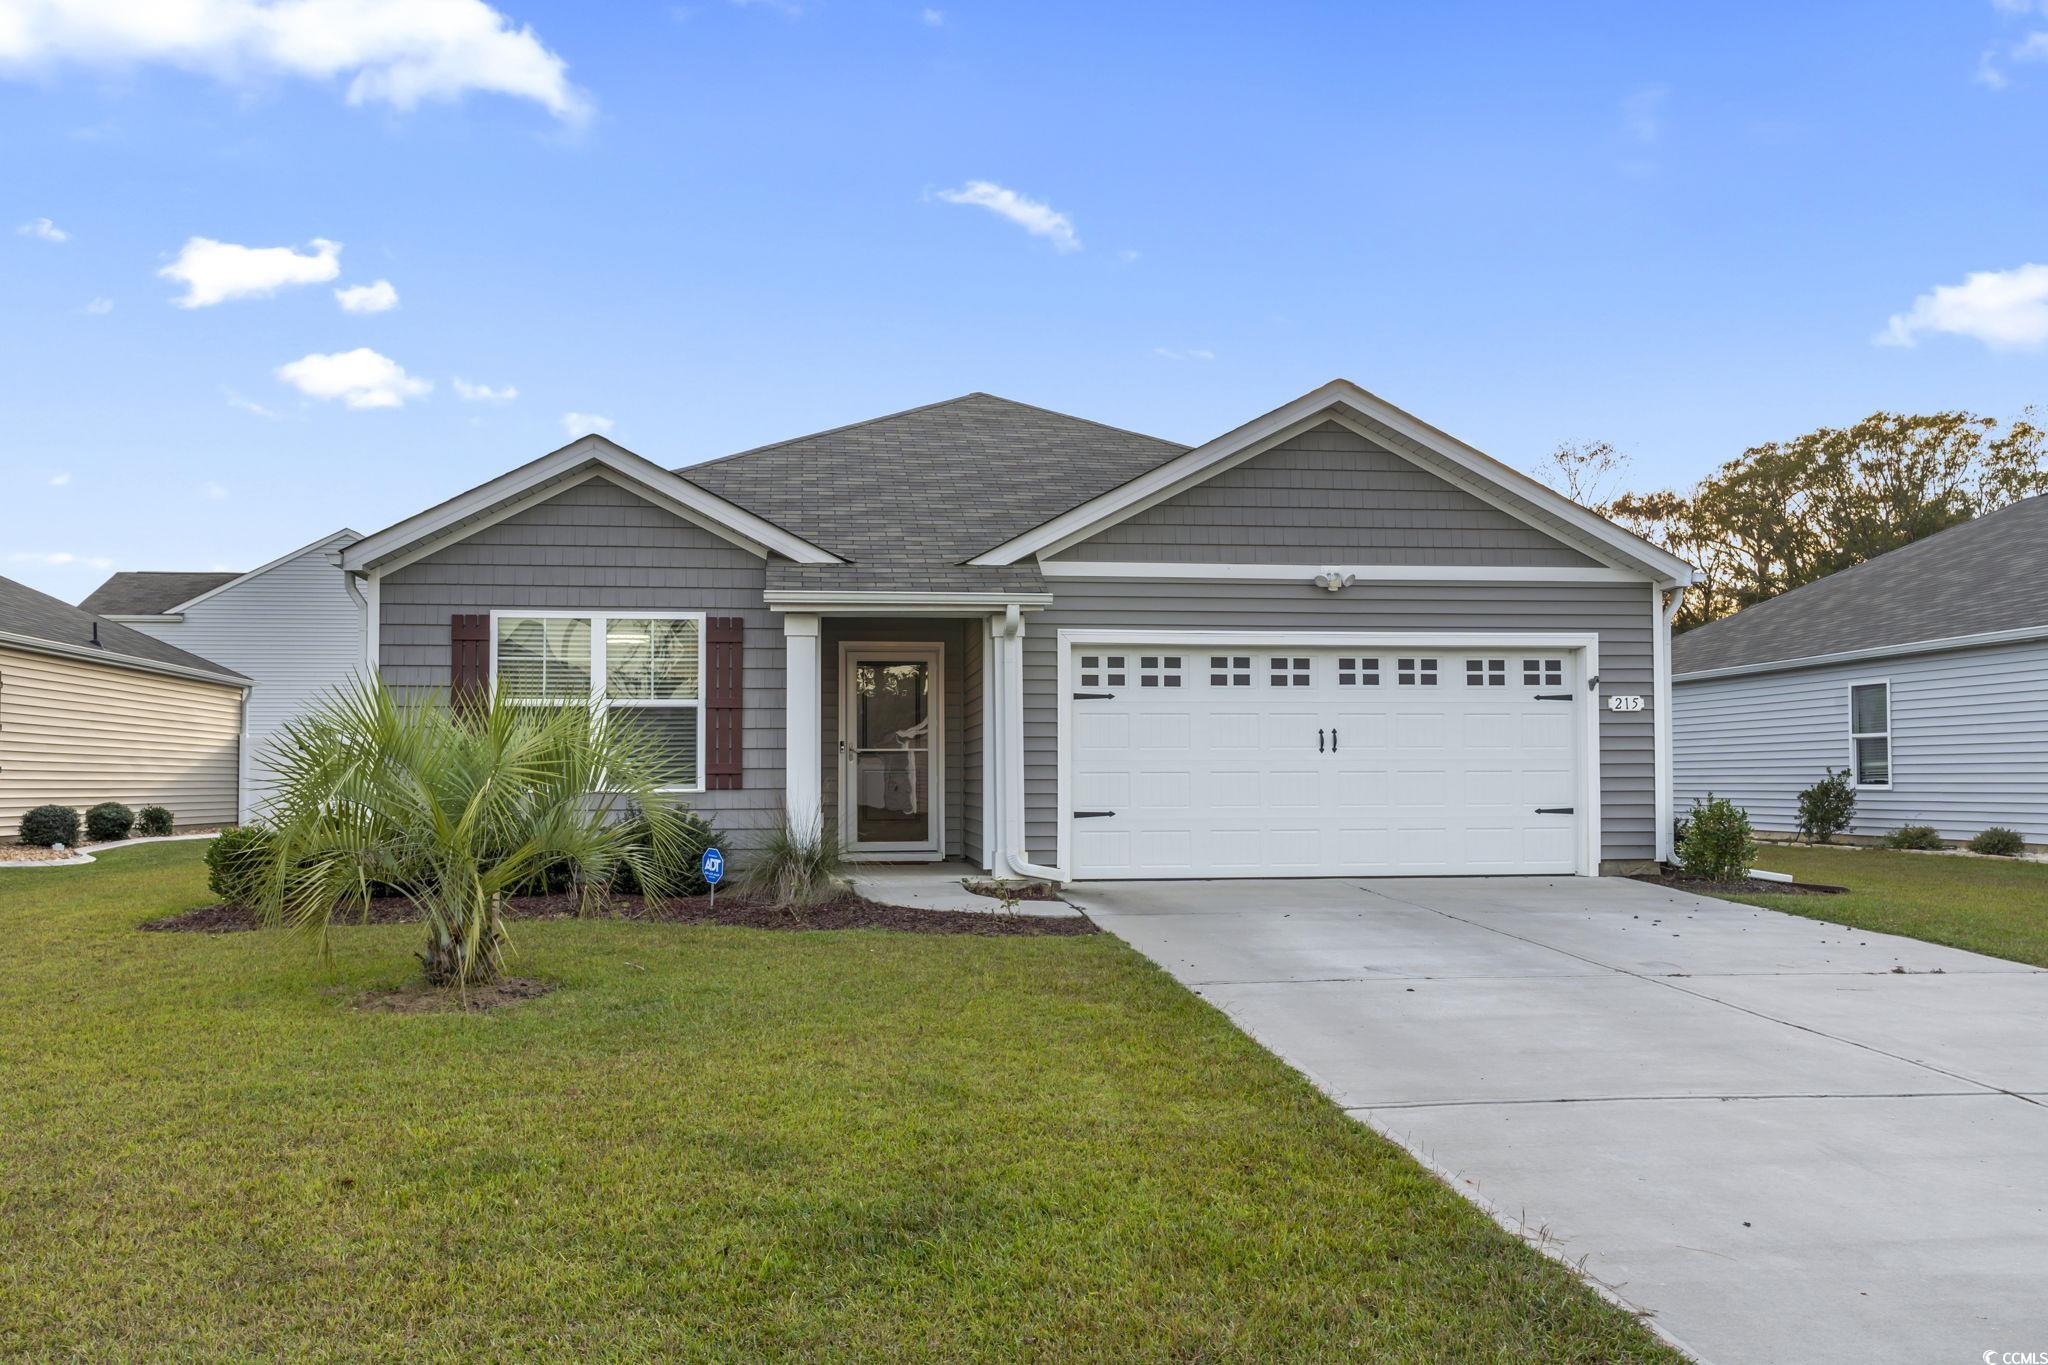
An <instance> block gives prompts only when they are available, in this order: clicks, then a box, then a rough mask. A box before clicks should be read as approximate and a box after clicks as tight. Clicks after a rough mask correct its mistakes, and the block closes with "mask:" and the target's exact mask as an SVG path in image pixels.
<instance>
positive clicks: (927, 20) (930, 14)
mask: <svg viewBox="0 0 2048 1365" xmlns="http://www.w3.org/2000/svg"><path fill="white" fill-rule="evenodd" d="M917 17H918V18H919V19H921V20H923V21H924V25H925V27H927V28H944V27H945V26H946V12H945V11H944V10H942V9H927V10H922V11H920V12H919V13H918V16H917Z"/></svg>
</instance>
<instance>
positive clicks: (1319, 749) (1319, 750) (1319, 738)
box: [1316, 730, 1323, 753]
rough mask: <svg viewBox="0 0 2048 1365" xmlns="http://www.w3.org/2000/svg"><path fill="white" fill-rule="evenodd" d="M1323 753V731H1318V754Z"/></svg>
mask: <svg viewBox="0 0 2048 1365" xmlns="http://www.w3.org/2000/svg"><path fill="white" fill-rule="evenodd" d="M1322 751H1323V732H1322V731H1321V730H1318V731H1316V752H1317V753H1321V752H1322Z"/></svg>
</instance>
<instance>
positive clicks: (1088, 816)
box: [1074, 810, 1116, 820]
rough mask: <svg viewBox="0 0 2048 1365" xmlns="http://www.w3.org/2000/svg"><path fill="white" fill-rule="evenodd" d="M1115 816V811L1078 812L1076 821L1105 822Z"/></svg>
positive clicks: (1075, 814) (1075, 816) (1076, 812)
mask: <svg viewBox="0 0 2048 1365" xmlns="http://www.w3.org/2000/svg"><path fill="white" fill-rule="evenodd" d="M1115 814H1116V812H1115V811H1113V810H1077V811H1075V812H1074V818H1075V819H1076V820H1103V819H1107V818H1108V817H1109V816H1112V815H1115Z"/></svg>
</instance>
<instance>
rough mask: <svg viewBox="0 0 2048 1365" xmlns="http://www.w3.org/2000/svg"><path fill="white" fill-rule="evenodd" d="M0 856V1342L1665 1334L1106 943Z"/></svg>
mask: <svg viewBox="0 0 2048 1365" xmlns="http://www.w3.org/2000/svg"><path fill="white" fill-rule="evenodd" d="M201 847H202V846H201V845H197V844H167V845H157V846H154V847H145V848H137V849H131V850H123V851H120V852H116V853H113V854H110V855H108V856H105V857H103V858H102V859H101V861H100V862H99V863H98V864H96V865H94V866H91V867H82V868H74V869H63V870H48V871H35V872H19V871H14V872H7V871H0V1247H4V1249H5V1250H4V1253H0V1355H21V1356H35V1357H46V1356H60V1355H73V1354H75V1355H79V1356H85V1357H90V1358H93V1359H135V1358H144V1357H147V1358H163V1357H180V1358H194V1357H196V1358H222V1357H235V1358H247V1357H250V1356H259V1355H260V1356H265V1357H294V1358H296V1357H315V1358H320V1359H390V1358H395V1357H399V1356H405V1357H408V1358H455V1357H464V1358H506V1357H511V1356H539V1355H546V1356H575V1357H590V1358H599V1359H605V1358H612V1359H619V1358H644V1357H648V1356H653V1355H667V1356H672V1357H677V1358H695V1359H762V1358H775V1357H783V1358H788V1357H802V1358H806V1359H835V1358H844V1359H878V1358H879V1359H933V1358H936V1359H961V1358H994V1359H1004V1360H1010V1359H1017V1358H1041V1359H1066V1358H1075V1357H1092V1358H1098V1359H1109V1358H1114V1359H1155V1360H1193V1359H1198V1360H1257V1361H1265V1360H1275V1359H1289V1358H1291V1359H1330V1358H1336V1357H1346V1358H1358V1357H1373V1358H1377V1359H1385V1360H1418V1361H1419V1360H1442V1359H1448V1358H1456V1359H1474V1358H1491V1359H1513V1360H1584V1361H1592V1360H1601V1361H1605V1360H1622V1359H1658V1360H1664V1359H1675V1357H1673V1356H1670V1355H1669V1354H1668V1353H1667V1352H1665V1351H1664V1350H1663V1348H1662V1347H1661V1346H1659V1345H1658V1344H1657V1343H1656V1342H1655V1340H1654V1339H1653V1338H1652V1337H1651V1336H1650V1334H1649V1333H1648V1332H1646V1331H1645V1330H1644V1329H1643V1328H1642V1327H1641V1326H1640V1325H1639V1324H1638V1323H1636V1322H1635V1321H1634V1320H1633V1319H1631V1318H1630V1317H1628V1316H1627V1315H1626V1314H1624V1313H1622V1312H1620V1311H1618V1310H1616V1309H1614V1308H1612V1307H1611V1306H1609V1305H1608V1304H1606V1303H1604V1302H1603V1301H1601V1300H1600V1299H1598V1298H1597V1297H1596V1296H1595V1295H1594V1294H1593V1293H1592V1292H1591V1291H1590V1290H1588V1289H1587V1288H1585V1287H1584V1286H1583V1285H1582V1284H1581V1283H1579V1282H1578V1281H1577V1280H1576V1279H1575V1278H1574V1277H1573V1276H1572V1275H1571V1274H1570V1273H1569V1272H1568V1271H1566V1270H1565V1269H1564V1268H1563V1267H1561V1266H1559V1265H1558V1264H1556V1263H1555V1262H1553V1261H1551V1260H1549V1259H1547V1258H1545V1257H1543V1256H1541V1255H1539V1254H1538V1253H1537V1252H1536V1251H1534V1250H1532V1249H1531V1248H1529V1247H1528V1246H1526V1245H1524V1244H1523V1243H1521V1242H1520V1241H1518V1240H1517V1239H1515V1238H1514V1237H1512V1236H1510V1235H1508V1234H1507V1233H1505V1232H1503V1231H1501V1230H1500V1229H1498V1228H1497V1227H1495V1226H1494V1224H1493V1223H1492V1222H1490V1221H1489V1220H1488V1219H1487V1218H1485V1217H1484V1216H1483V1215H1482V1214H1481V1213H1480V1212H1479V1211H1478V1210H1477V1209H1475V1208H1474V1207H1472V1206H1471V1205H1469V1204H1467V1203H1466V1202H1465V1201H1464V1200H1462V1199H1461V1198H1459V1197H1458V1196H1457V1195H1456V1194H1454V1193H1453V1192H1452V1191H1451V1190H1449V1189H1448V1188H1447V1187H1445V1186H1443V1185H1441V1184H1439V1183H1438V1182H1436V1181H1435V1180H1433V1179H1432V1178H1430V1177H1429V1176H1428V1175H1427V1174H1426V1173H1424V1172H1423V1171H1422V1170H1421V1169H1420V1168H1419V1167H1418V1166H1417V1165H1416V1164H1415V1163H1414V1162H1412V1161H1411V1160H1409V1159H1408V1158H1407V1156H1406V1155H1405V1154H1403V1153H1401V1152H1400V1151H1399V1150H1398V1149H1396V1148H1395V1147H1393V1146H1392V1145H1391V1144H1389V1143H1387V1142H1385V1141H1383V1140H1381V1139H1380V1138H1378V1137H1376V1136H1375V1135H1373V1134H1372V1133H1370V1132H1369V1131H1368V1130H1366V1129H1365V1128H1363V1127H1362V1126H1360V1125H1358V1124H1356V1123H1354V1122H1352V1121H1350V1120H1349V1119H1347V1118H1345V1117H1344V1116H1343V1115H1342V1114H1341V1113H1340V1112H1339V1111H1337V1110H1336V1109H1335V1108H1333V1107H1332V1106H1331V1105H1330V1104H1329V1103H1328V1102H1327V1101H1325V1100H1324V1099H1322V1098H1321V1097H1320V1096H1319V1095H1317V1094H1316V1093H1315V1092H1314V1091H1313V1090H1311V1089H1310V1087H1309V1086H1307V1085H1306V1084H1305V1083H1304V1082H1303V1081H1301V1080H1300V1079H1299V1078H1298V1077H1296V1076H1295V1075H1294V1074H1293V1073H1292V1072H1290V1071H1288V1070H1287V1069H1285V1068H1284V1067H1283V1066H1281V1065H1280V1063H1279V1062H1277V1061H1276V1060H1274V1059H1273V1058H1272V1057H1270V1056H1268V1055H1267V1054H1266V1053H1264V1052H1263V1051H1261V1050H1260V1049H1259V1048H1257V1047H1256V1046H1255V1045H1253V1044H1252V1043H1251V1042H1250V1041H1249V1040H1247V1039H1246V1038H1244V1037H1243V1036H1242V1035H1240V1034H1238V1033H1237V1032H1236V1031H1235V1030H1234V1029H1232V1028H1231V1027H1230V1026H1229V1025H1228V1024H1227V1022H1226V1021H1225V1020H1224V1019H1223V1017H1222V1016H1221V1015H1219V1014H1217V1013H1215V1012H1214V1011H1212V1010H1210V1009H1209V1008H1208V1007H1207V1006H1205V1005H1203V1004H1202V1003H1200V1002H1199V1001H1198V1000H1196V999H1195V998H1194V997H1193V996H1191V995H1190V994H1188V993H1187V992H1186V991H1184V990H1182V989H1181V988H1180V987H1178V986H1177V985H1175V984H1174V983H1172V982H1171V981H1170V980H1169V979H1168V978H1166V977H1165V976H1164V975H1163V974H1161V973H1159V972H1157V971H1155V970H1154V969H1152V968H1151V967H1150V966H1149V964H1147V963H1145V962H1144V961H1143V960H1142V959H1141V958H1139V957H1138V956H1137V955H1136V954H1134V953H1132V952H1131V951H1130V950H1129V949H1127V948H1125V947H1124V946H1123V945H1122V944H1120V943H1119V942H1117V941H1116V940H1115V939H1112V938H1110V937H1109V936H1107V935H1103V936H1100V937H1096V938H1082V939H1029V938H970V937H933V936H915V935H904V934H888V933H881V932H875V931H861V932H844V933H791V932H763V931H752V930H739V929H725V928H713V927H695V928H685V927H679V926H674V925H644V924H628V923H619V922H578V921H561V922H527V923H521V924H515V925H514V926H513V931H514V946H515V950H516V953H517V957H516V959H515V962H514V970H515V971H517V972H519V973H520V974H523V975H530V976H537V977H540V978H543V979H545V980H550V981H553V982H555V983H557V984H558V985H559V987H560V989H558V990H557V991H556V992H555V993H554V994H552V995H550V996H548V997H546V998H544V999H541V1000H538V1001H535V1002H531V1003H528V1004H525V1005H521V1006H518V1007H516V1008H514V1009H511V1010H507V1011H502V1012H499V1013H495V1014H490V1015H468V1016H465V1015H454V1014H446V1015H401V1014H390V1013H377V1012H370V1011H363V1010H358V1009H355V1008H353V1004H352V1002H353V1000H354V999H355V998H356V996H357V995H358V993H360V992H361V991H363V990H365V989H368V988H374V987H379V986H386V985H395V984H400V983H403V982H405V981H407V980H409V979H410V978H411V976H412V974H413V972H414V970H415V964H414V963H413V961H412V958H411V954H412V952H413V950H414V948H415V947H416V944H415V939H416V938H417V937H418V935H417V933H416V931H415V930H413V929H412V928H410V927H406V926H393V927H385V928H351V929H345V930H341V931H338V932H337V935H336V938H337V943H336V949H335V953H334V955H333V958H332V960H331V961H330V962H328V963H325V964H322V963H319V962H316V961H314V960H312V959H311V958H310V957H309V955H308V952H307V948H306V945H305V943H304V941H303V940H300V939H296V938H292V937H289V936H287V935H285V934H282V933H279V932H268V931H266V932H262V933H253V934H252V933H242V934H230V935H222V936H218V937H214V936H204V935H197V934H144V933H137V932H135V929H134V926H135V925H136V924H138V923H139V922H141V921H143V920H145V919H151V918H155V917H158V916H161V915H163V914H165V913H167V912H173V911H177V910H182V909H186V908H189V907H191V906H193V905H196V904H201V903H203V902H204V901H205V900H206V895H205V890H204V878H203V869H202V867H201V865H200V856H201V855H200V849H201Z"/></svg>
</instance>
